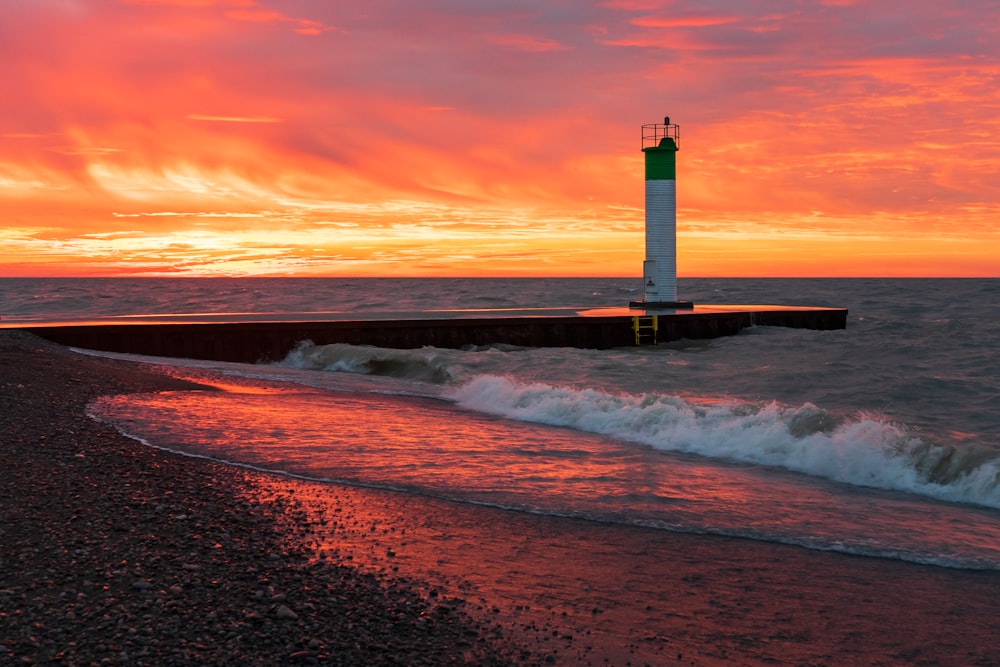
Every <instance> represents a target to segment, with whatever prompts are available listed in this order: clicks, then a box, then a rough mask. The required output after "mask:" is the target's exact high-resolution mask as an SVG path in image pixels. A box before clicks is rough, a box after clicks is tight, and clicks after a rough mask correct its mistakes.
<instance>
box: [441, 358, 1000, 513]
mask: <svg viewBox="0 0 1000 667" xmlns="http://www.w3.org/2000/svg"><path fill="white" fill-rule="evenodd" d="M447 393H448V396H449V397H450V398H452V399H453V400H455V401H456V402H457V403H458V404H459V405H461V406H463V407H465V408H469V409H473V410H478V411H481V412H487V413H491V414H496V415H501V416H504V417H508V418H512V419H518V420H522V421H529V422H535V423H542V424H550V425H554V426H563V427H569V428H574V429H578V430H581V431H587V432H591V433H599V434H603V435H607V436H611V437H615V438H618V439H621V440H626V441H630V442H636V443H641V444H645V445H649V446H652V447H656V448H659V449H663V450H669V451H677V452H686V453H692V454H699V455H702V456H709V457H714V458H724V459H729V460H733V461H740V462H744V463H752V464H760V465H768V466H776V467H781V468H785V469H788V470H793V471H796V472H800V473H805V474H808V475H814V476H818V477H823V478H827V479H831V480H835V481H838V482H845V483H848V484H853V485H857V486H866V487H875V488H882V489H891V490H897V491H907V492H911V493H917V494H921V495H925V496H929V497H933V498H938V499H943V500H949V501H956V502H965V503H974V504H979V505H984V506H988V507H994V508H1000V484H998V478H1000V465H998V460H997V458H996V456H995V455H994V454H990V455H989V456H987V457H985V458H984V457H979V459H976V457H967V458H968V464H967V465H965V466H964V467H963V466H959V467H958V468H957V469H949V470H948V474H946V475H942V474H940V467H941V466H940V465H939V463H940V462H941V461H946V462H951V459H952V458H953V455H954V452H955V449H954V448H951V447H948V446H945V445H934V444H930V443H927V442H925V441H924V440H922V439H921V438H920V437H918V436H917V435H915V434H913V433H912V432H910V431H909V430H908V429H907V428H906V427H905V426H902V425H899V424H894V423H892V422H890V421H888V420H886V419H884V418H883V417H881V416H878V415H871V414H861V415H858V416H857V417H855V418H852V419H837V418H834V417H833V416H831V415H829V414H827V413H826V412H825V411H823V410H821V409H820V408H818V407H816V406H815V405H812V404H809V403H806V404H804V405H802V406H800V407H792V406H786V405H780V404H778V403H775V402H770V403H764V404H760V405H754V404H750V403H744V402H737V401H730V402H723V403H713V404H707V405H701V404H697V403H694V402H690V401H685V400H683V399H682V398H680V397H678V396H663V395H654V394H644V395H638V396H634V395H627V394H625V395H613V394H608V393H605V392H601V391H597V390H593V389H583V390H577V389H571V388H566V387H556V386H552V385H548V384H544V383H518V382H516V381H514V380H512V379H509V378H504V377H497V376H491V375H487V376H479V377H477V378H475V379H473V380H472V381H470V382H468V383H466V384H464V385H462V386H460V387H458V388H455V389H453V390H450V391H449V392H447Z"/></svg>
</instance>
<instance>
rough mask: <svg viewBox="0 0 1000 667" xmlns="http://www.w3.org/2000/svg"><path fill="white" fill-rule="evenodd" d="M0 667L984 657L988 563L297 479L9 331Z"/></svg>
mask: <svg viewBox="0 0 1000 667" xmlns="http://www.w3.org/2000/svg"><path fill="white" fill-rule="evenodd" d="M0 368H2V369H3V373H2V375H0V450H2V455H3V474H2V476H0V666H2V665H5V664H11V665H32V664H40V665H41V664H60V665H199V664H204V665H237V664H238V665H284V664H289V665H294V664H323V665H449V664H468V665H522V664H523V665H533V664H565V665H607V664H612V665H675V664H676V665H721V664H741V665H771V664H790V665H803V664H812V665H844V664H857V665H918V664H919V665H993V664H1000V651H998V649H997V646H998V641H997V640H998V638H1000V620H998V619H1000V614H998V613H997V612H998V611H1000V602H998V601H1000V576H998V573H996V572H994V571H971V570H953V569H949V568H943V567H935V566H925V565H919V564H913V563H904V562H897V561H892V560H889V559H876V558H866V557H859V556H851V555H846V554H839V553H828V552H821V551H814V550H808V549H803V548H799V547H794V546H788V545H780V544H773V543H762V542H756V541H753V540H745V539H737V538H726V537H720V536H703V535H693V534H681V533H670V532H666V531H656V530H646V529H638V528H632V527H626V526H607V525H601V524H596V523H593V522H589V521H583V520H576V519H569V518H560V517H540V516H534V515H530V514H524V513H518V512H509V511H504V510H500V509H497V508H487V507H478V506H474V505H466V504H461V503H453V502H448V501H443V500H436V499H433V498H427V497H421V496H414V495H409V494H402V493H394V492H389V491H385V490H374V489H364V488H353V487H345V486H338V485H324V484H317V483H308V482H302V481H296V480H292V479H288V478H283V477H280V476H275V475H267V474H264V473H259V472H254V471H251V470H246V469H241V468H237V467H233V466H228V465H224V464H221V463H217V462H214V461H210V460H207V459H198V458H191V457H185V456H181V455H179V454H175V453H171V452H167V451H162V450H158V449H154V448H151V447H148V446H145V445H143V444H141V443H139V442H137V441H134V440H132V439H129V438H126V437H124V436H122V435H120V434H119V433H118V432H117V431H115V430H113V429H112V428H110V427H109V426H106V425H104V424H101V423H99V422H96V421H94V420H92V419H90V418H88V417H87V416H86V412H85V411H86V406H87V404H88V403H89V402H90V401H91V400H92V399H94V398H96V397H98V396H102V395H111V394H120V393H134V392H155V391H183V390H189V389H194V388H200V389H202V390H204V387H200V386H198V385H194V384H192V383H191V382H188V381H184V380H179V379H177V378H174V377H171V376H170V375H169V374H167V373H165V372H159V371H158V370H157V368H156V367H155V366H148V365H144V364H137V363H133V362H127V361H119V360H111V359H105V358H98V357H91V356H86V355H81V354H79V353H76V352H74V351H71V350H68V349H66V348H63V347H60V346H58V345H54V344H51V343H49V342H46V341H43V340H41V339H39V338H36V337H33V336H31V335H28V334H26V333H22V332H18V331H12V330H8V331H0Z"/></svg>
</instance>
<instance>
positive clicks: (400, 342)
mask: <svg viewBox="0 0 1000 667" xmlns="http://www.w3.org/2000/svg"><path fill="white" fill-rule="evenodd" d="M637 318H638V319H637ZM751 326H781V327H793V328H801V329H817V330H829V329H844V328H845V327H846V326H847V310H846V309H842V308H810V307H797V306H766V305H753V306H732V305H697V306H695V307H694V308H693V309H684V310H671V309H667V310H643V309H635V308H624V307H622V308H595V309H573V308H565V309H561V308H538V309H516V310H513V309H512V310H464V311H422V312H419V313H366V314H364V315H359V314H358V313H217V314H193V315H149V316H128V317H114V318H107V319H101V320H87V321H62V322H35V321H15V320H3V321H0V328H15V329H23V330H25V331H30V332H31V333H33V334H35V335H37V336H40V337H42V338H45V339H48V340H51V341H53V342H56V343H61V344H63V345H67V346H70V347H78V348H86V349H92V350H102V351H106V352H124V353H131V354H143V355H151V356H161V357H183V358H189V359H212V360H216V361H235V362H244V363H256V362H260V361H277V360H280V359H283V358H284V357H285V355H286V354H287V353H288V352H289V351H290V350H292V349H293V348H294V347H295V346H296V345H297V344H298V343H300V342H301V341H304V340H309V341H312V342H313V343H315V344H317V345H328V344H331V343H347V344H351V345H372V346H376V347H388V348H397V349H413V348H419V347H424V346H433V347H443V348H463V347H467V346H482V345H493V344H508V345H520V346H524V347H578V348H590V349H608V348H613V347H626V346H631V345H636V344H638V343H642V344H653V343H665V342H669V341H674V340H680V339H682V338H690V339H705V338H718V337H721V336H731V335H734V334H736V333H738V332H739V331H740V330H742V329H745V328H747V327H751ZM637 328H640V329H641V335H637Z"/></svg>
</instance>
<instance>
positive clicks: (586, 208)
mask: <svg viewBox="0 0 1000 667" xmlns="http://www.w3.org/2000/svg"><path fill="white" fill-rule="evenodd" d="M345 4H346V3H325V2H319V1H318V0H288V1H287V2H282V3H275V2H271V1H269V0H97V1H91V2H84V1H82V0H35V1H34V2H32V3H6V4H5V5H3V6H0V55H2V56H3V65H0V67H2V68H3V77H0V91H2V92H3V95H4V99H6V100H10V101H11V102H9V103H8V104H6V105H4V106H3V108H0V118H2V124H0V216H2V218H0V220H2V226H0V276H99V275H104V276H139V275H149V276H160V275H177V276H183V275H192V276H193V275H207V276H212V275H272V276H292V275H303V276H321V275H330V276H374V275H379V276H383V275H388V276H484V277H485V276H626V275H637V276H639V275H641V270H642V258H643V211H642V206H643V204H642V199H643V175H642V174H643V172H642V165H643V161H642V153H641V152H640V127H641V125H642V124H644V123H653V122H659V121H660V120H662V117H663V116H664V115H666V114H669V115H670V116H671V118H672V120H673V121H674V122H677V123H679V124H680V126H681V133H682V143H681V151H680V153H679V154H678V173H677V189H678V272H679V275H680V276H681V277H693V276H712V277H738V276H739V277H758V276H760V277H766V276H773V277H796V276H845V277H862V276H863V277H879V276H885V277H904V276H912V277H918V276H927V277H997V276H1000V231H998V229H997V224H996V221H997V220H1000V138H998V136H1000V85H998V83H1000V46H998V44H1000V41H998V40H997V39H996V37H997V35H996V28H995V27H994V26H996V25H1000V6H997V5H996V4H995V3H992V2H989V1H987V0H963V1H961V2H960V1H958V0H951V1H950V2H944V3H940V2H938V3H931V2H925V1H921V2H917V3H911V4H910V5H907V10H906V11H905V12H900V11H899V9H898V5H897V4H893V3H890V2H888V1H887V0H886V1H882V2H879V1H875V2H861V1H860V0H817V1H816V2H813V3H811V4H810V5H808V6H804V7H803V6H801V5H796V6H795V7H794V8H793V7H789V6H787V5H786V3H782V2H779V1H778V0H770V1H769V2H765V3H764V5H763V8H762V9H758V10H757V11H756V12H754V13H751V12H750V11H749V10H747V9H745V7H744V5H745V3H738V2H735V1H729V2H726V1H723V2H719V3H714V4H713V5H712V8H710V9H706V8H705V7H704V3H695V2H684V1H671V0H667V1H657V0H607V1H604V2H590V3H566V4H562V3H551V4H546V5H538V6H535V5H521V4H518V5H503V4H499V5H495V6H494V5H489V4H487V5H485V6H479V5H476V4H472V3H469V4H467V5H457V6H456V5H455V3H444V2H429V3H420V6H419V7H415V6H413V3H404V2H401V1H400V0H376V1H375V2H369V3H365V5H364V7H358V6H355V5H348V6H344V5H345ZM765 10H766V11H765Z"/></svg>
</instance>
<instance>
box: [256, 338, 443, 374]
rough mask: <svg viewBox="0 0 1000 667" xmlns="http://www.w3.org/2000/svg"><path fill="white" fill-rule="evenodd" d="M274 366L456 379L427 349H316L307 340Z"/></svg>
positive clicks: (336, 344)
mask: <svg viewBox="0 0 1000 667" xmlns="http://www.w3.org/2000/svg"><path fill="white" fill-rule="evenodd" d="M276 365H277V366H285V367H288V368H303V369H307V370H317V371H339V372H342V373H359V374H363V375H382V376H387V377H394V378H404V379H407V380H420V381H422V382H431V383H434V384H445V383H448V382H452V381H453V380H454V379H455V378H454V377H453V376H452V373H451V371H450V370H449V364H448V362H447V360H446V359H444V358H443V357H441V356H440V355H439V354H438V353H437V351H436V350H435V349H434V348H430V347H425V348H422V349H420V350H393V349H388V348H380V347H363V346H357V345H347V344H342V343H335V344H332V345H316V344H314V343H313V342H312V341H309V340H306V341H302V342H301V343H299V344H298V345H297V346H296V347H295V348H294V349H293V350H292V351H291V352H289V353H288V355H287V356H286V357H285V358H284V359H283V360H282V361H280V362H278V363H277V364H276Z"/></svg>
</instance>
